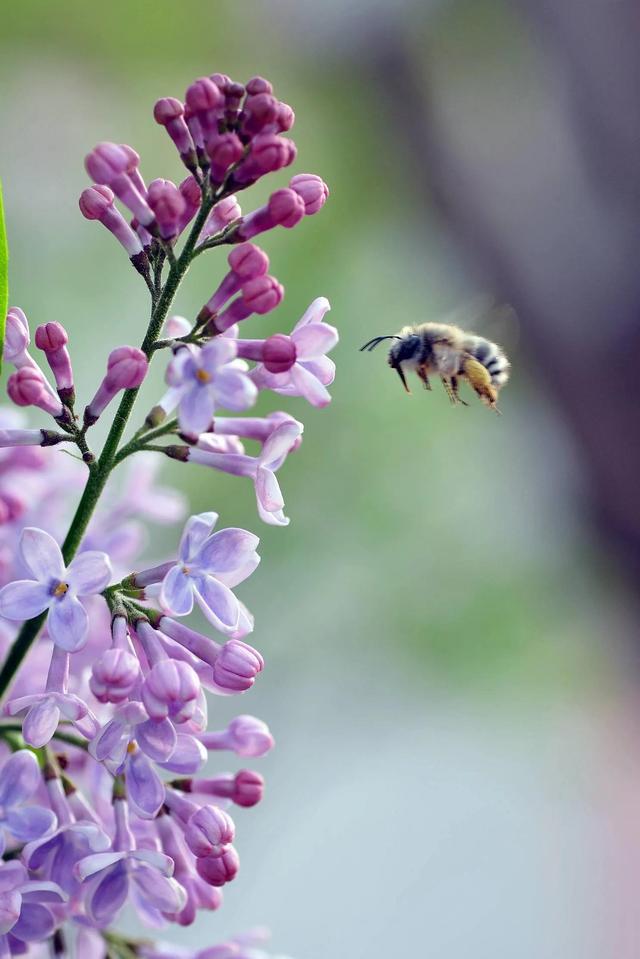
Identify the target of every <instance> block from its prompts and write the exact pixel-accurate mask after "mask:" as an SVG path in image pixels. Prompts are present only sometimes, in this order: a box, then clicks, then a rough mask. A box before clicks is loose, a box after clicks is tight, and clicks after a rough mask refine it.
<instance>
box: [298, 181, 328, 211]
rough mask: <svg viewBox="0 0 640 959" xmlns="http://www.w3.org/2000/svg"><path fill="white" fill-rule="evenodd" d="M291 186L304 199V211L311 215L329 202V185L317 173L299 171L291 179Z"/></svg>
mask: <svg viewBox="0 0 640 959" xmlns="http://www.w3.org/2000/svg"><path fill="white" fill-rule="evenodd" d="M289 187H290V189H292V190H295V192H296V193H297V194H298V196H300V197H302V199H303V200H304V212H305V213H306V214H307V216H311V215H312V214H314V213H317V212H318V210H321V209H322V207H323V206H324V205H325V203H326V202H327V197H328V196H329V187H328V186H327V184H326V183H325V182H324V180H323V179H321V178H320V177H319V176H316V175H315V173H298V174H297V175H296V176H294V177H292V178H291V180H290V181H289Z"/></svg>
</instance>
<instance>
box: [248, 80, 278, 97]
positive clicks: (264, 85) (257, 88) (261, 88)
mask: <svg viewBox="0 0 640 959" xmlns="http://www.w3.org/2000/svg"><path fill="white" fill-rule="evenodd" d="M246 88H247V93H248V94H250V95H252V96H254V95H255V94H257V93H273V87H272V85H271V84H270V83H269V81H268V80H265V78H264V77H251V79H250V80H249V81H248V82H247V84H246Z"/></svg>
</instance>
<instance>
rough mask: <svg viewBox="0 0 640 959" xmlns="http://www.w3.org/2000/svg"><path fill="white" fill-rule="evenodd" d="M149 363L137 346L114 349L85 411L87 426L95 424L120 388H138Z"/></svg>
mask: <svg viewBox="0 0 640 959" xmlns="http://www.w3.org/2000/svg"><path fill="white" fill-rule="evenodd" d="M148 365H149V362H148V360H147V357H146V356H145V354H144V353H143V352H142V350H139V349H137V347H135V346H119V347H117V349H115V350H112V351H111V353H110V354H109V359H108V360H107V372H106V374H105V376H104V378H103V380H102V382H101V383H100V385H99V386H98V389H97V390H96V393H95V396H94V397H93V399H92V400H91V402H90V403H89V405H88V406H87V408H86V409H85V411H84V422H85V426H93V424H94V423H95V422H96V421H97V419H98V417H99V416H100V415H101V413H103V412H104V411H105V409H106V408H107V406H108V405H109V403H110V402H111V400H112V399H113V398H114V396H116V395H117V394H118V393H119V392H120V390H133V389H137V388H138V387H139V386H140V384H141V383H142V381H143V380H144V378H145V376H146V375H147V368H148Z"/></svg>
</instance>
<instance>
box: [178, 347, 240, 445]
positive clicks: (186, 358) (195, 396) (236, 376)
mask: <svg viewBox="0 0 640 959" xmlns="http://www.w3.org/2000/svg"><path fill="white" fill-rule="evenodd" d="M235 356H236V347H235V343H234V342H233V340H229V339H226V338H225V339H216V340H213V341H212V342H210V343H207V345H206V346H203V347H202V348H199V347H196V346H187V347H183V348H182V349H180V350H178V352H177V353H176V355H175V356H174V358H173V359H172V361H171V363H170V364H169V367H168V369H167V383H168V384H169V386H170V387H172V388H173V390H174V399H175V402H174V405H177V406H178V418H179V421H180V428H181V430H183V432H185V433H187V434H188V435H190V436H198V435H199V434H200V433H204V432H205V430H206V429H207V427H208V426H209V425H210V423H211V420H212V418H213V413H214V410H215V409H216V408H217V407H218V406H223V407H225V409H229V410H234V411H238V410H246V409H248V407H250V406H252V405H253V403H255V401H256V397H257V395H258V391H257V389H256V387H255V386H254V385H253V383H252V382H251V380H250V379H249V377H248V376H247V375H246V374H245V373H243V372H241V371H240V370H238V369H235V368H233V367H231V366H230V363H231V361H232V360H234V359H235Z"/></svg>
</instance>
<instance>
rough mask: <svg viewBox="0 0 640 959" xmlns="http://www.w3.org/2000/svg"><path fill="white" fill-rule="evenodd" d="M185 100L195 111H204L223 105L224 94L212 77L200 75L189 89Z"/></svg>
mask: <svg viewBox="0 0 640 959" xmlns="http://www.w3.org/2000/svg"><path fill="white" fill-rule="evenodd" d="M185 100H186V101H187V105H188V107H189V109H190V110H191V111H192V112H193V113H203V112H207V111H208V110H215V109H216V108H218V107H221V106H222V105H223V104H224V94H223V92H222V90H221V89H220V87H219V86H218V85H217V83H214V82H213V80H211V79H210V77H200V79H199V80H195V81H194V82H193V83H192V84H191V86H190V87H189V88H188V89H187V93H186V96H185Z"/></svg>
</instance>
